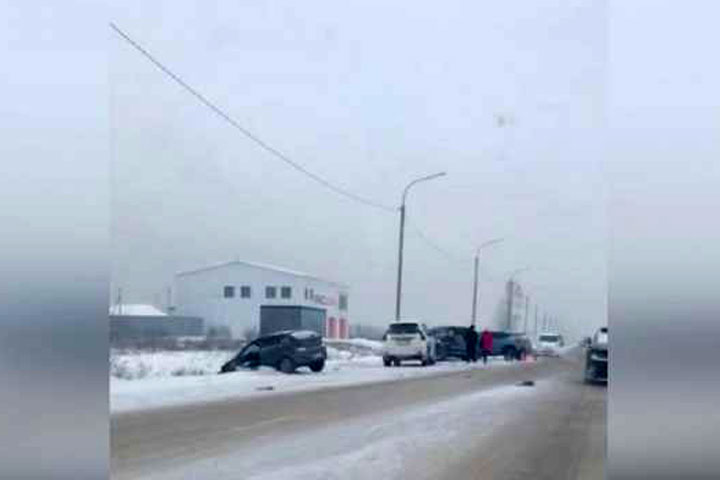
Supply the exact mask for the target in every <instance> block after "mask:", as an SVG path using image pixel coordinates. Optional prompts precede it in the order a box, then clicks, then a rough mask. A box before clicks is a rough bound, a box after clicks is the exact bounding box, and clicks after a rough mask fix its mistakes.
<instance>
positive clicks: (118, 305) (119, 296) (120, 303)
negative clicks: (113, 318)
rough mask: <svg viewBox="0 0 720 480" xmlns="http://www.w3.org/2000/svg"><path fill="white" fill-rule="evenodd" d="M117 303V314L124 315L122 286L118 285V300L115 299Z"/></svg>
mask: <svg viewBox="0 0 720 480" xmlns="http://www.w3.org/2000/svg"><path fill="white" fill-rule="evenodd" d="M115 305H117V313H116V315H122V287H118V293H117V300H116V301H115Z"/></svg>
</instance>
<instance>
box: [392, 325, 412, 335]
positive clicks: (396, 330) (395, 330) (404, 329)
mask: <svg viewBox="0 0 720 480" xmlns="http://www.w3.org/2000/svg"><path fill="white" fill-rule="evenodd" d="M419 331H420V328H419V327H418V325H417V323H393V324H391V325H390V326H389V327H388V331H387V333H390V334H393V335H396V334H403V333H418V332H419Z"/></svg>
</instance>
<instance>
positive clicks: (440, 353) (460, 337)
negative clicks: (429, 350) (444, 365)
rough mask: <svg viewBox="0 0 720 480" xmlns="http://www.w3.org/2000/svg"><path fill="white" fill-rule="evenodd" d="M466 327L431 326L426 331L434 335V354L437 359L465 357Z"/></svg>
mask: <svg viewBox="0 0 720 480" xmlns="http://www.w3.org/2000/svg"><path fill="white" fill-rule="evenodd" d="M467 331H468V327H463V326H442V327H434V328H431V329H430V330H429V331H428V333H429V334H430V335H432V336H434V337H435V341H436V344H435V355H436V358H437V359H438V360H447V359H449V358H459V359H461V360H466V359H467V348H466V346H465V335H466V333H467Z"/></svg>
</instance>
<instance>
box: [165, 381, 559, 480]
mask: <svg viewBox="0 0 720 480" xmlns="http://www.w3.org/2000/svg"><path fill="white" fill-rule="evenodd" d="M418 370H419V369H418ZM555 390H556V386H554V385H552V384H551V383H550V382H548V383H546V384H544V385H539V386H537V387H535V388H523V387H518V386H502V387H496V388H493V389H489V390H484V391H479V392H475V393H471V394H465V395H462V396H459V397H454V398H452V399H449V400H445V401H441V402H438V403H434V404H431V405H421V406H416V407H413V408H410V409H408V408H403V407H398V409H397V410H395V411H392V412H385V413H378V414H373V415H369V416H366V417H361V418H358V419H354V420H351V421H347V422H339V423H334V424H331V425H330V426H326V427H318V428H316V429H313V430H310V431H303V432H300V433H290V434H287V435H284V436H282V437H272V438H262V437H260V438H258V439H257V441H256V442H254V443H253V444H252V446H248V447H242V448H238V449H233V451H232V453H231V454H218V455H217V456H214V457H211V458H208V459H205V460H200V461H195V462H193V463H190V464H184V465H182V466H181V467H180V466H178V467H177V470H175V469H173V470H171V471H165V472H163V473H162V474H158V475H154V476H153V478H154V479H157V480H160V479H165V478H168V479H170V478H179V477H178V475H181V476H182V477H183V478H213V479H218V480H223V479H234V478H239V477H242V478H247V479H251V480H285V479H301V480H302V479H306V480H309V479H336V478H337V479H340V478H342V479H344V480H346V479H349V480H353V479H354V480H365V479H372V480H374V479H377V478H383V479H401V478H415V479H432V478H438V476H440V474H441V473H442V472H445V471H446V470H447V469H448V468H452V466H453V464H454V462H460V461H463V460H464V459H466V458H467V456H468V455H472V454H474V453H476V452H477V451H482V448H481V447H479V445H481V444H482V442H484V441H489V440H490V439H491V438H492V434H493V433H494V431H495V430H496V429H497V428H500V427H502V426H503V425H505V424H507V423H512V422H513V421H516V417H519V416H521V415H522V414H523V412H524V411H526V410H527V409H528V407H529V406H530V405H532V404H533V403H534V402H537V400H538V398H539V396H551V395H555ZM282 420H283V419H279V420H278V421H282ZM448 445H452V448H450V449H448V448H447V446H448ZM478 448H480V449H479V450H478Z"/></svg>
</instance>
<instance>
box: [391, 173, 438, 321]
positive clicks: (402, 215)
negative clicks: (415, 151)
mask: <svg viewBox="0 0 720 480" xmlns="http://www.w3.org/2000/svg"><path fill="white" fill-rule="evenodd" d="M443 175H445V172H439V173H435V174H433V175H427V176H425V177H420V178H417V179H415V180H413V181H412V182H410V183H408V184H407V186H406V187H405V190H403V195H402V202H401V203H400V245H399V247H398V271H397V288H396V291H395V321H396V322H399V321H400V303H401V298H402V273H403V247H404V243H405V200H406V199H407V194H408V190H410V187H412V186H413V185H415V184H416V183H420V182H424V181H426V180H432V179H433V178H437V177H442V176H443Z"/></svg>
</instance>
